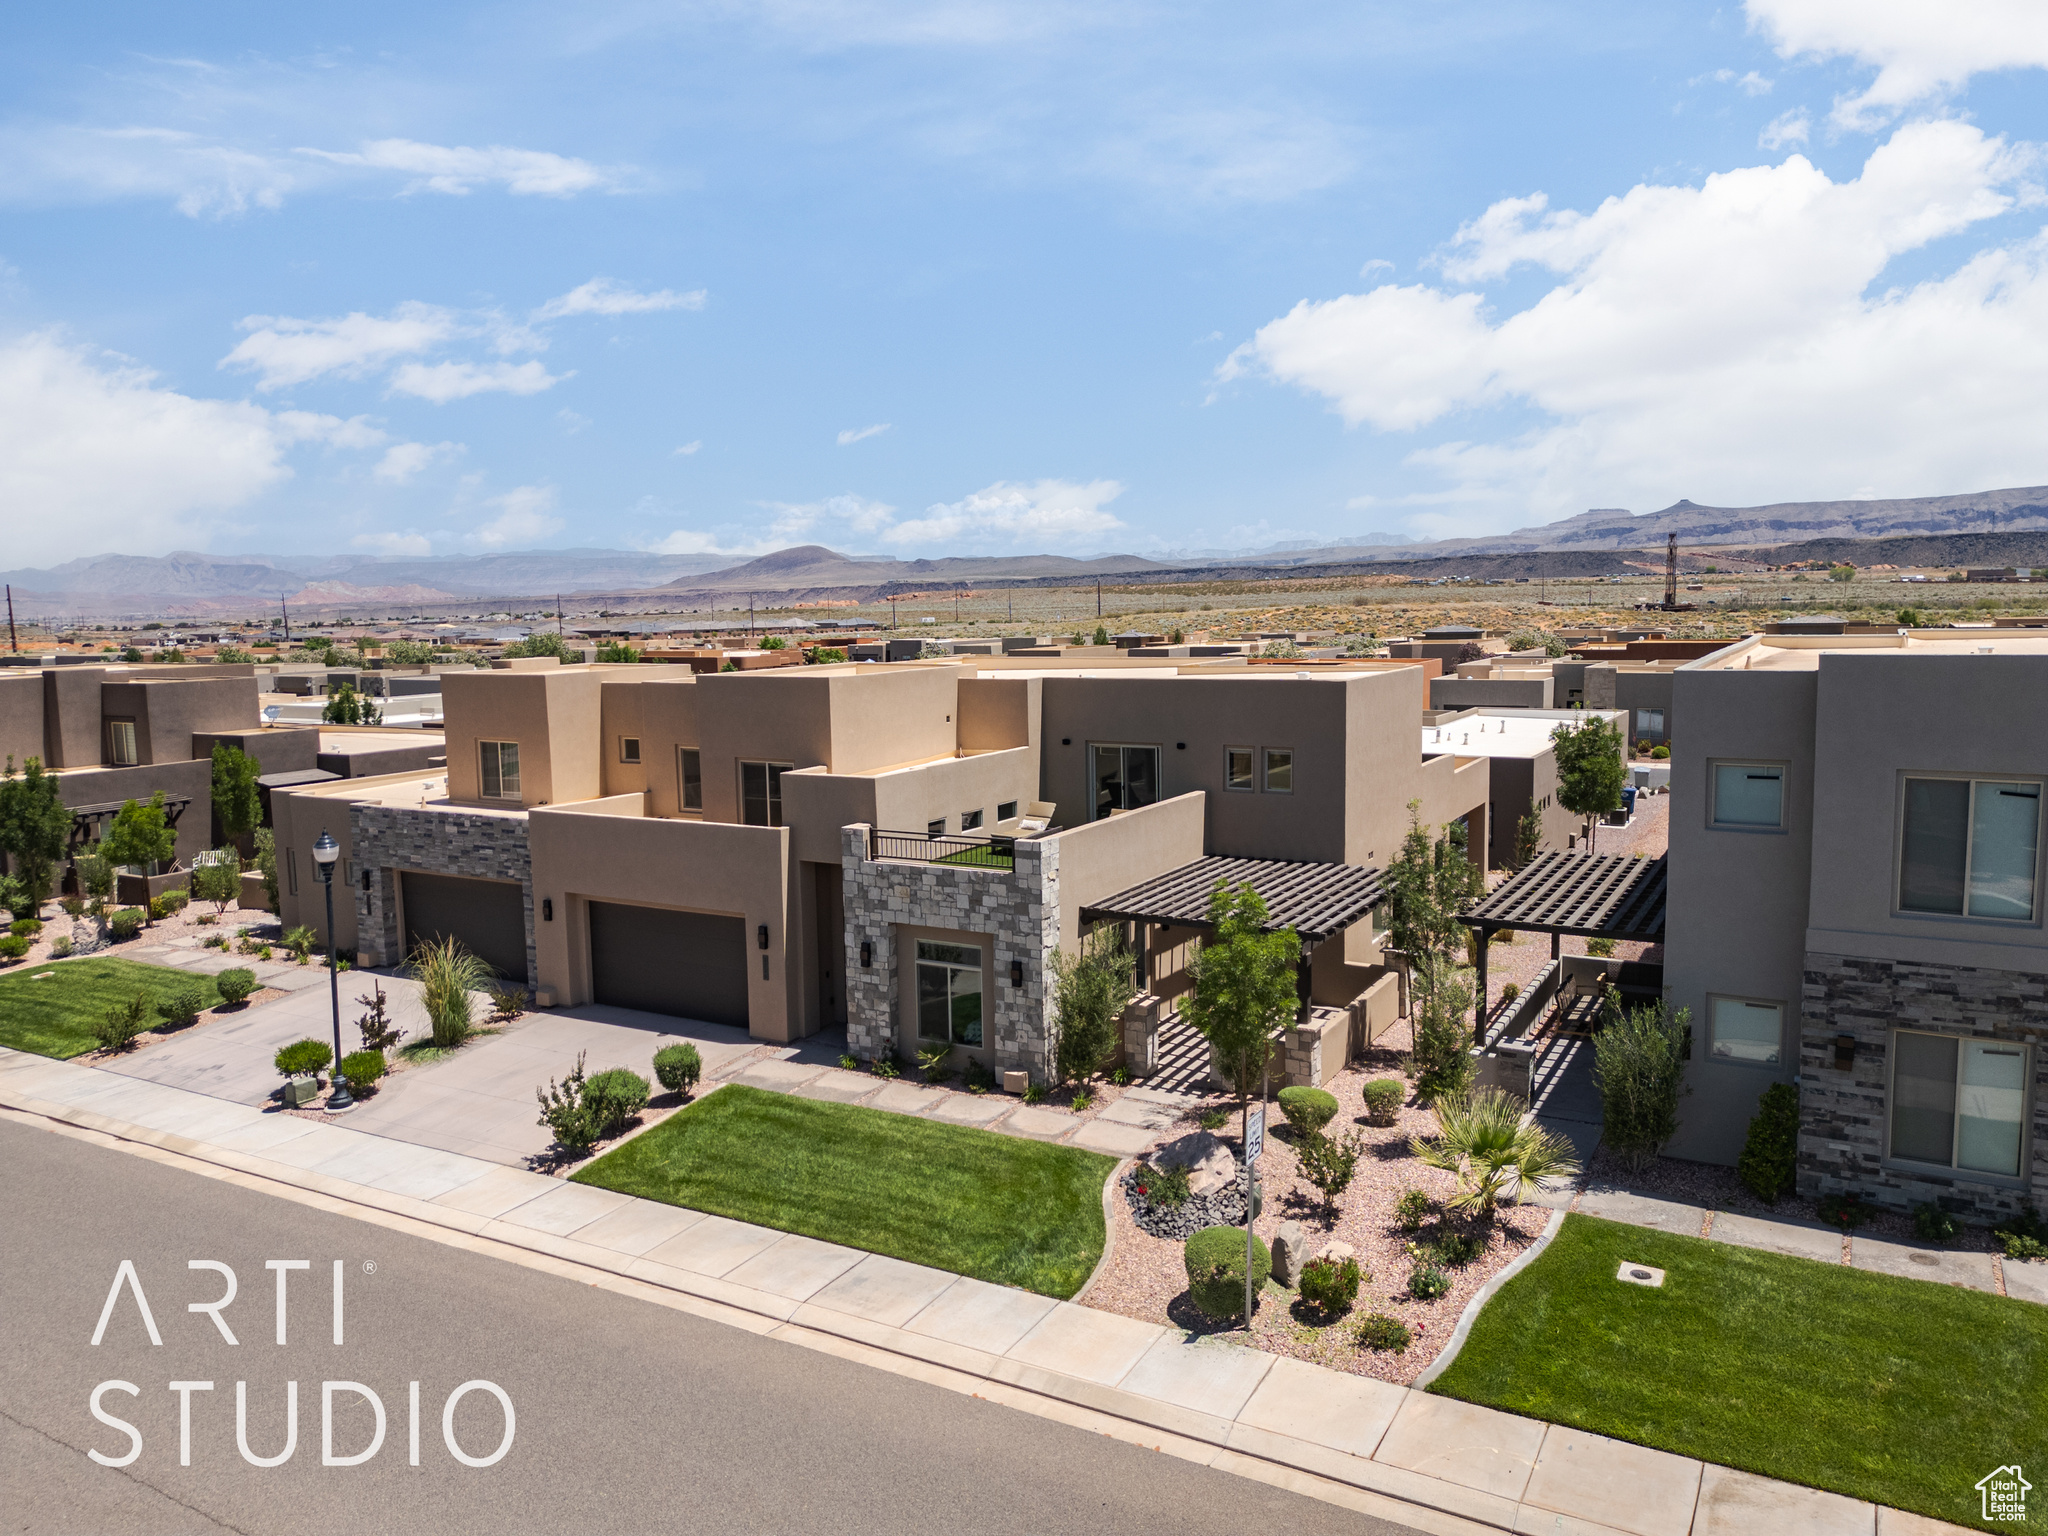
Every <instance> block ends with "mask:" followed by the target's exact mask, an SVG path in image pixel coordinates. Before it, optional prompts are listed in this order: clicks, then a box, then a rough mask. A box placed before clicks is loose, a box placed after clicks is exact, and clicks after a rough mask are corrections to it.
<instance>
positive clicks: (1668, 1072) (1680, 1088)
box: [1593, 1002, 1691, 1173]
mask: <svg viewBox="0 0 2048 1536" xmlns="http://www.w3.org/2000/svg"><path fill="white" fill-rule="evenodd" d="M1606 1014H1607V1017H1606V1019H1605V1021H1604V1022H1603V1024H1602V1026H1601V1028H1600V1031H1599V1033H1597V1034H1596V1035H1594V1036H1593V1080H1594V1081H1595V1082H1597V1083H1598V1084H1599V1085H1600V1108H1601V1116H1602V1129H1601V1132H1600V1139H1601V1141H1602V1142H1603V1143H1604V1144H1605V1145H1606V1146H1608V1147H1609V1148H1611V1149H1612V1150H1613V1151H1614V1153H1615V1155H1616V1156H1618V1157H1620V1158H1621V1160H1622V1162H1623V1163H1624V1165H1626V1166H1627V1168H1628V1170H1629V1172H1631V1173H1641V1172H1642V1171H1643V1170H1644V1169H1645V1168H1648V1167H1649V1166H1650V1164H1651V1163H1653V1162H1655V1161H1656V1160H1657V1154H1658V1153H1659V1152H1661V1151H1662V1150H1663V1148H1664V1143H1665V1142H1667V1141H1669V1140H1670V1139H1671V1137H1672V1134H1673V1133H1674V1132H1675V1131H1677V1129H1678V1101H1679V1099H1680V1098H1681V1097H1683V1095H1684V1093H1685V1091H1686V1090H1685V1035H1686V1026H1687V1023H1688V1022H1689V1020H1690V1017H1691V1016H1690V1014H1689V1013H1688V1012H1687V1010H1685V1009H1683V1008H1681V1009H1679V1011H1678V1012H1677V1013H1676V1014H1671V1013H1667V1012H1666V1011H1665V1008H1664V1005H1663V1004H1662V1003H1652V1004H1651V1005H1650V1006H1648V1007H1646V1008H1636V1009H1632V1010H1630V1011H1629V1012H1627V1013H1624V1012H1622V1010H1621V1008H1620V1007H1619V1006H1618V1005H1616V1004H1614V1003H1612V1002H1610V1003H1609V1004H1608V1006H1607V1009H1606Z"/></svg>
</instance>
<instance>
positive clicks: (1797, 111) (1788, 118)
mask: <svg viewBox="0 0 2048 1536" xmlns="http://www.w3.org/2000/svg"><path fill="white" fill-rule="evenodd" d="M1812 134H1813V119H1812V118H1810V117H1808V116H1807V115H1806V108H1804V107H1794V108H1793V109H1792V110H1791V111H1790V112H1781V113H1779V114H1778V115H1777V116H1776V117H1774V118H1772V119H1771V120H1770V121H1769V122H1768V123H1766V124H1764V131H1763V132H1762V133H1760V134H1758V135H1757V136H1756V142H1757V147H1758V148H1760V149H1774V150H1775V149H1789V148H1791V147H1792V146H1793V145H1794V144H1804V143H1805V142H1806V141H1807V139H1809V138H1810V137H1811V136H1812Z"/></svg>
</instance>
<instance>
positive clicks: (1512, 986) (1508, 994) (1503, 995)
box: [1500, 928, 1522, 1008]
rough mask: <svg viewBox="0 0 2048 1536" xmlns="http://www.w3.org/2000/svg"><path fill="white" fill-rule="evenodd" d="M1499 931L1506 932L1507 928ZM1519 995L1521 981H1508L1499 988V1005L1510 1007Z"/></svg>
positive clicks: (1520, 993) (1520, 992)
mask: <svg viewBox="0 0 2048 1536" xmlns="http://www.w3.org/2000/svg"><path fill="white" fill-rule="evenodd" d="M1501 932H1503V933H1506V932H1508V930H1507V929H1505V928H1503V929H1502V930H1501ZM1521 995H1522V984H1521V983H1520V982H1519V981H1511V982H1509V983H1508V984H1507V985H1506V986H1504V987H1502V988H1501V989H1500V1002H1501V1006H1502V1007H1503V1008H1511V1007H1513V1006H1514V1003H1515V999H1517V998H1518V997H1520V996H1521Z"/></svg>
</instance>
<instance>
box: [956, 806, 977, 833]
mask: <svg viewBox="0 0 2048 1536" xmlns="http://www.w3.org/2000/svg"><path fill="white" fill-rule="evenodd" d="M960 830H961V831H962V832H979V831H980V830H981V812H979V811H962V812H961V813H960Z"/></svg>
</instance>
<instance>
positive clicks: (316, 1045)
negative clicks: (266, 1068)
mask: <svg viewBox="0 0 2048 1536" xmlns="http://www.w3.org/2000/svg"><path fill="white" fill-rule="evenodd" d="M332 1060H334V1052H333V1051H332V1050H331V1049H329V1048H328V1044H327V1042H326V1041H325V1040H313V1039H306V1040H294V1041H293V1042H292V1043H291V1044H290V1045H286V1046H280V1047H279V1048H278V1052H277V1054H276V1055H275V1056H273V1057H272V1058H271V1064H272V1065H273V1066H275V1067H276V1068H277V1072H278V1076H280V1077H311V1076H313V1075H314V1074H315V1073H316V1072H318V1071H320V1070H321V1069H322V1068H323V1067H325V1066H326V1065H327V1063H329V1062H330V1061H332Z"/></svg>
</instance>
